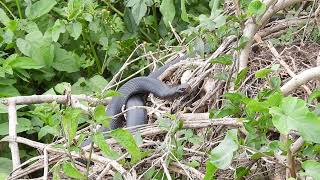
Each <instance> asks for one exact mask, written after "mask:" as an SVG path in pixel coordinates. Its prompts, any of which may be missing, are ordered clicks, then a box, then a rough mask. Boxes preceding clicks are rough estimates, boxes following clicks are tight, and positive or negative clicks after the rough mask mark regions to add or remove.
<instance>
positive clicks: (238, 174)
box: [235, 167, 250, 180]
mask: <svg viewBox="0 0 320 180" xmlns="http://www.w3.org/2000/svg"><path fill="white" fill-rule="evenodd" d="M249 172H250V171H249V169H248V168H246V167H238V168H237V169H236V172H235V175H236V178H237V179H239V180H240V179H242V178H244V176H246V175H248V173H249Z"/></svg>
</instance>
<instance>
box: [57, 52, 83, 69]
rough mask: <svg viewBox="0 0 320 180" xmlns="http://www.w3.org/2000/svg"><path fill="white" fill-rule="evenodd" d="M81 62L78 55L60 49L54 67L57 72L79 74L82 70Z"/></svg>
mask: <svg viewBox="0 0 320 180" xmlns="http://www.w3.org/2000/svg"><path fill="white" fill-rule="evenodd" d="M79 60H80V58H79V56H78V55H77V54H74V53H71V52H68V51H66V50H64V49H61V48H58V49H56V50H55V57H54V61H53V64H52V67H53V68H54V69H56V70H57V71H65V72H68V73H73V72H77V71H79V70H80V62H79Z"/></svg>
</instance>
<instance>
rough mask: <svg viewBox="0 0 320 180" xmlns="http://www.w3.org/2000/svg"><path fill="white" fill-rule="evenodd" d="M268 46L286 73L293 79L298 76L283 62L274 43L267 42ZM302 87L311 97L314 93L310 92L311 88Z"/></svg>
mask: <svg viewBox="0 0 320 180" xmlns="http://www.w3.org/2000/svg"><path fill="white" fill-rule="evenodd" d="M267 45H268V48H269V49H270V51H271V53H272V54H273V56H274V57H275V58H276V60H278V61H279V63H280V64H281V66H283V67H284V68H285V69H286V71H287V72H288V74H289V75H290V76H291V77H295V76H296V74H295V73H294V72H293V71H292V70H291V69H290V67H289V65H288V64H287V63H286V62H285V61H283V60H282V58H281V56H280V54H279V53H278V51H277V50H276V49H275V48H274V47H273V45H272V43H271V42H270V41H267ZM302 87H303V88H304V89H305V90H306V92H307V93H308V94H309V95H310V94H311V93H312V92H311V90H310V88H309V87H308V86H306V85H302Z"/></svg>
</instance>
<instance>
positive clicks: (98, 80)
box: [88, 75, 108, 92]
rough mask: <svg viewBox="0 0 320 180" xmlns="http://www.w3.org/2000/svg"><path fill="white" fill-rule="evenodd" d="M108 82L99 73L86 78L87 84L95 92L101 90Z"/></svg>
mask: <svg viewBox="0 0 320 180" xmlns="http://www.w3.org/2000/svg"><path fill="white" fill-rule="evenodd" d="M107 84H108V81H107V80H106V79H105V78H103V77H102V76H101V75H95V76H93V77H91V78H90V79H89V80H88V85H89V86H91V87H92V90H93V91H95V92H101V91H102V90H103V89H104V88H105V87H106V86H107Z"/></svg>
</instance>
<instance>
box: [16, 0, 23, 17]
mask: <svg viewBox="0 0 320 180" xmlns="http://www.w3.org/2000/svg"><path fill="white" fill-rule="evenodd" d="M16 5H17V8H18V13H19V18H20V19H22V12H21V8H20V1H19V0H16Z"/></svg>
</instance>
